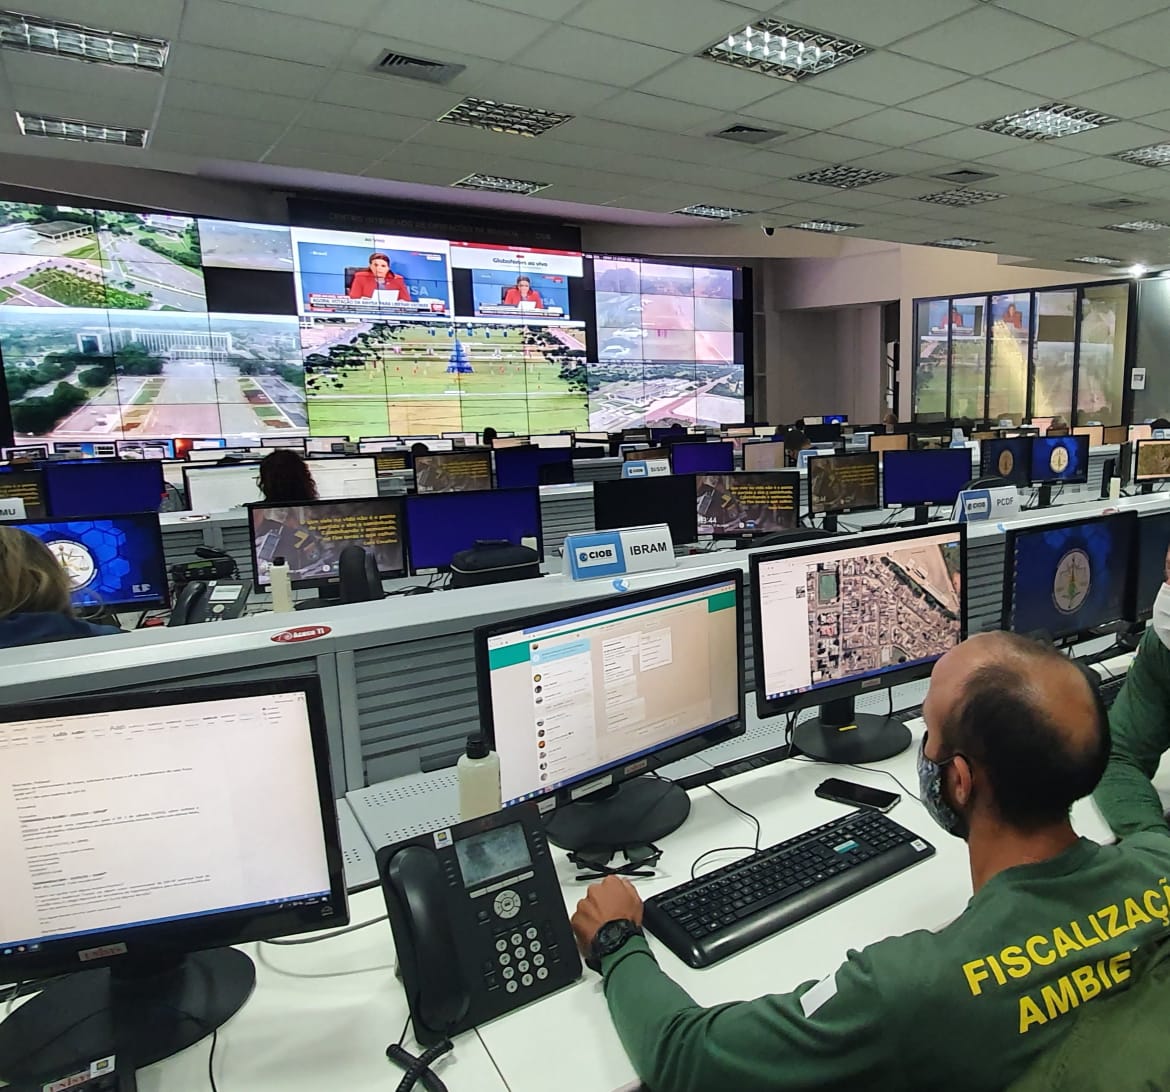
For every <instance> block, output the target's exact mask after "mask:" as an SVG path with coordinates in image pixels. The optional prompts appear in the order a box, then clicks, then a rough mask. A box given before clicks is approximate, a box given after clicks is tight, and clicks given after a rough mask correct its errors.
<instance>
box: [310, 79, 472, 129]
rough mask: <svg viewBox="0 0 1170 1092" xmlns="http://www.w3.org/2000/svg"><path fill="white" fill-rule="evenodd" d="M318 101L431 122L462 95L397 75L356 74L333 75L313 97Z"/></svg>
mask: <svg viewBox="0 0 1170 1092" xmlns="http://www.w3.org/2000/svg"><path fill="white" fill-rule="evenodd" d="M314 97H315V98H316V99H317V100H318V101H319V102H328V103H334V104H336V105H338V106H356V107H360V108H361V109H363V110H368V111H373V112H377V113H389V114H406V115H408V116H409V117H416V118H426V119H428V120H429V121H434V120H435V119H436V118H438V117H440V116H441V115H442V114H445V113H446V112H447V111H448V110H450V109H451V107H452V106H454V105H455V104H456V103H457V102H459V101H460V99H462V98H463V96H462V95H459V94H456V93H455V92H453V91H448V90H446V89H444V88H442V87H431V86H429V85H428V84H424V83H419V82H418V81H416V80H407V79H402V78H401V77H398V76H362V75H359V74H358V73H356V72H334V73H333V75H332V76H330V77H329V79H328V81H327V82H326V83H325V86H324V87H322V88H321V90H320V91H318V92H317V94H316V95H315V96H314Z"/></svg>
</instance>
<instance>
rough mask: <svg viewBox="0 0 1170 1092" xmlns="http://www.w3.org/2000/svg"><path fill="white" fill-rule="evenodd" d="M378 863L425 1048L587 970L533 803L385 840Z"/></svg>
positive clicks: (412, 1009)
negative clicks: (394, 842) (389, 843)
mask: <svg viewBox="0 0 1170 1092" xmlns="http://www.w3.org/2000/svg"><path fill="white" fill-rule="evenodd" d="M377 861H378V875H379V878H380V879H381V882H382V894H383V895H384V896H385V899H386V910H387V912H388V914H389V917H390V928H391V930H392V932H393V934H394V945H395V947H396V948H397V950H398V961H399V965H400V967H401V970H402V982H403V986H404V987H405V989H406V999H407V1003H408V1004H409V1006H410V1013H411V1016H412V1018H413V1020H414V1031H415V1038H416V1039H418V1041H419V1042H420V1043H421V1044H422V1045H423V1046H431V1045H433V1044H435V1043H439V1042H442V1041H443V1039H445V1038H448V1037H449V1036H451V1035H454V1034H456V1033H457V1032H460V1031H466V1030H467V1029H469V1028H472V1027H475V1026H476V1025H478V1024H481V1023H483V1022H484V1021H485V1020H491V1019H493V1018H495V1017H497V1016H502V1015H503V1014H504V1013H506V1012H511V1011H512V1009H515V1008H519V1007H520V1006H521V1005H524V1004H527V1003H528V1002H529V1001H535V1000H537V999H538V998H541V997H545V996H546V995H548V994H550V993H552V992H554V991H555V990H558V989H560V988H561V987H562V986H566V985H568V984H569V983H570V982H574V981H576V980H577V979H578V978H579V977H580V976H581V959H580V957H579V956H578V955H577V947H576V943H575V942H574V940H573V932H572V929H571V928H570V926H569V919H568V915H567V913H566V912H565V902H564V898H563V896H562V894H561V888H560V884H559V882H558V881H557V874H556V868H555V867H554V866H553V862H552V858H551V856H550V855H549V848H548V841H547V840H546V838H545V835H544V828H543V826H542V825H541V822H540V817H539V812H538V811H537V808H536V806H535V805H534V804H529V805H521V806H519V807H514V808H508V809H506V810H504V811H500V812H496V813H495V814H494V815H488V816H484V817H483V818H480V819H472V820H469V821H468V822H466V823H460V824H459V825H458V826H454V827H450V828H445V829H442V830H437V831H432V832H431V833H429V834H424V835H420V836H418V837H416V838H411V839H409V840H407V841H404V842H399V843H398V844H397V845H392V846H385V847H383V848H382V849H380V850H379V851H378V855H377Z"/></svg>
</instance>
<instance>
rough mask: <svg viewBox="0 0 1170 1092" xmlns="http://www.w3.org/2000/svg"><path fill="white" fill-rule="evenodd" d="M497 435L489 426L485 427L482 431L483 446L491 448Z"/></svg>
mask: <svg viewBox="0 0 1170 1092" xmlns="http://www.w3.org/2000/svg"><path fill="white" fill-rule="evenodd" d="M497 436H499V433H498V432H497V431H496V430H495V429H494V428H492V426H491V425H485V426H484V430H483V446H484V447H491V446H492V444H493V443H495V440H496V437H497Z"/></svg>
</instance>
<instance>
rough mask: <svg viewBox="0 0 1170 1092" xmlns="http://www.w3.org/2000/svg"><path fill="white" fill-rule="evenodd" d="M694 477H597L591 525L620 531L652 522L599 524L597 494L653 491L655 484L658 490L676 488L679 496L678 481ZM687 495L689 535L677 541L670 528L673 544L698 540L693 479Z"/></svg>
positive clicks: (601, 528) (685, 475) (594, 485)
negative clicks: (622, 491)
mask: <svg viewBox="0 0 1170 1092" xmlns="http://www.w3.org/2000/svg"><path fill="white" fill-rule="evenodd" d="M694 477H695V475H694V474H668V475H665V476H663V477H661V478H606V479H598V480H597V481H595V482H594V483H593V526H594V529H595V530H598V531H620V530H623V529H625V528H627V527H638V526H644V525H646V524H647V522H653V521H652V520H650V521H648V520H641V521H639V522H638V523H621V524H611V525H610V526H607V527H603V526H601V523H600V522H599V521H598V519H597V502H598V495H599V494H602V495H604V494H605V493H616V492H617V491H619V490H622V489H625V490H626V492H627V493H630V492H632V491H633V490H635V489H641V490H643V492H654V491H655V490H654V487H655V486H656V487H658V489H659V490H661V489H671V488H675V489H678V490H679V494H680V496H681V495H682V494H683V493H684V492H685V490H684V489H683V487H682V485H681V484H679V483H682V482H684V481H685V480H686V479H687V478H692V479H693V478H694ZM630 483H633V484H630ZM647 483H649V484H647ZM598 486H600V487H601V488H600V490H599V489H598ZM689 495H690V502H689V505H688V512H689V515H688V516H687V530H688V531H689V532H691V537H690V538H686V539H684V540H683V541H677V540H675V537H674V531H673V530H672V531H671V541H672V544H673V545H675V546H682V545H688V544H690V543H695V542H698V541H699V512H698V509H697V507H696V505H695V483H694V482H693V481H692V482H691V484H690V490H689ZM603 503H604V501H603ZM679 511H680V512H681V511H682V508H681V505H680V508H679ZM662 522H666V523H667V526H669V522H668V521H662ZM692 529H693V530H692Z"/></svg>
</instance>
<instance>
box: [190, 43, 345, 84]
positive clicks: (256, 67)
mask: <svg viewBox="0 0 1170 1092" xmlns="http://www.w3.org/2000/svg"><path fill="white" fill-rule="evenodd" d="M167 69H168V71H169V72H170V73H171V75H172V77H174V76H177V77H179V78H180V79H187V80H196V81H199V82H202V83H214V84H220V85H223V86H225V87H238V88H240V89H241V90H243V91H267V92H269V93H270V94H273V95H290V96H293V97H297V96H305V95H312V94H314V93H315V92H316V90H317V88H319V87H320V86H321V84H322V83H324V82H325V79H326V77H327V76H328V72H327V71H326V70H325V69H324V68H317V67H314V66H312V65H307V64H296V63H294V62H292V61H277V60H273V59H271V58H268V57H256V56H251V55H249V54H247V53H237V52H235V51H233V50H229V49H212V48H210V47H208V46H197V45H188V44H184V45H183V46H182V47H181V48H179V49H177V50H176V51H175V58H174V60H173V61H171V62H170V64H168V65H167Z"/></svg>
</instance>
